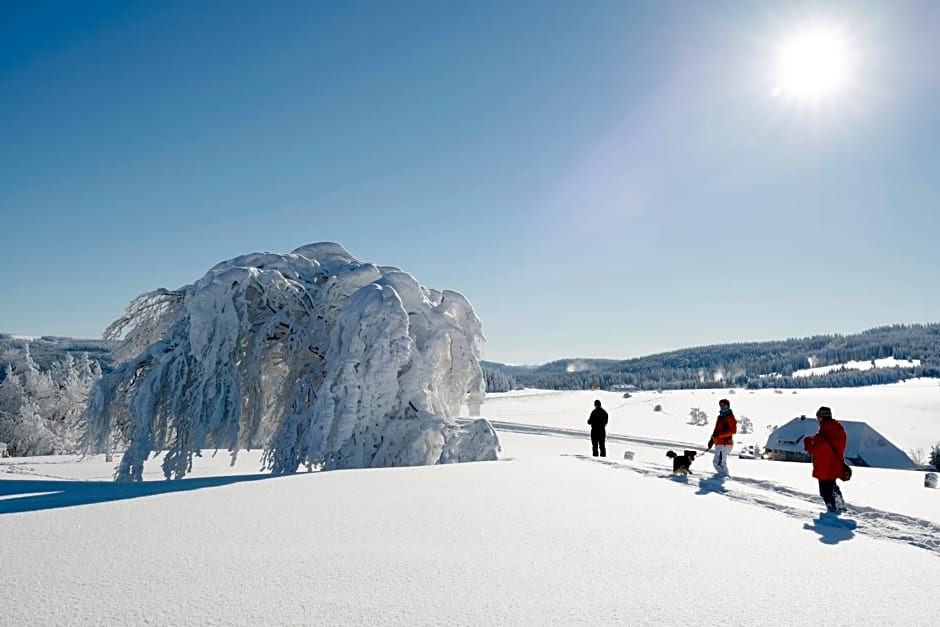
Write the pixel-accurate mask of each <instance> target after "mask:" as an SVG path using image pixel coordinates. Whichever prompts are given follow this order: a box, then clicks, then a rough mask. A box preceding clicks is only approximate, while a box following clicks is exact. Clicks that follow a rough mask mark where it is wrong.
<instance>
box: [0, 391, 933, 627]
mask: <svg viewBox="0 0 940 627" xmlns="http://www.w3.org/2000/svg"><path fill="white" fill-rule="evenodd" d="M722 396H727V391H723V390H717V391H701V390H699V391H695V392H692V391H679V392H666V393H662V394H656V393H651V392H638V393H636V394H635V395H634V396H633V398H630V399H623V398H622V394H617V393H611V392H590V391H588V392H540V391H532V390H527V391H522V392H514V393H508V394H499V395H491V396H488V397H487V399H486V402H485V404H484V405H483V415H484V416H486V417H488V418H490V419H491V420H492V424H493V425H494V426H495V427H496V429H497V431H498V433H499V437H500V441H501V443H502V452H501V454H500V460H499V461H493V462H478V463H468V464H452V465H443V466H441V465H439V466H423V467H409V468H373V469H353V470H335V471H314V472H310V473H301V474H296V475H290V476H271V475H268V474H262V473H260V472H258V468H259V465H260V456H259V454H258V453H257V452H251V453H243V454H242V455H240V456H239V457H238V459H237V463H236V465H235V466H234V467H230V466H229V459H228V456H227V455H226V454H224V453H223V454H220V455H218V456H215V457H213V456H211V455H209V454H206V455H205V456H203V457H196V458H195V459H194V460H193V469H192V473H191V474H190V476H188V477H186V478H184V479H180V480H176V481H164V480H162V479H161V478H162V476H163V473H162V470H161V468H160V463H161V459H160V458H159V456H158V457H157V458H154V459H150V460H148V461H147V462H146V463H145V464H144V468H143V479H144V481H142V482H139V483H114V482H112V481H110V478H111V474H112V466H113V464H109V463H106V462H104V461H103V460H102V457H101V456H95V457H94V458H92V459H87V460H85V461H79V460H77V459H76V458H73V457H46V458H32V459H3V460H0V537H2V538H3V541H2V542H0V573H2V581H3V585H0V607H2V608H3V611H2V613H0V624H3V625H17V626H29V625H65V624H68V625H88V626H91V625H142V624H185V625H339V624H376V625H440V624H447V625H573V624H624V625H626V624H629V625H634V624H636V625H660V624H673V623H675V622H677V621H678V622H697V623H705V624H707V623H711V622H721V623H725V624H731V625H752V624H774V625H783V624H814V625H816V624H840V625H841V624H854V625H860V624H861V625H905V626H907V625H933V624H934V623H935V621H936V609H937V591H936V586H935V582H936V581H938V580H940V490H931V489H925V488H924V487H923V480H924V473H923V472H915V471H901V470H887V469H873V468H856V469H855V475H854V477H853V478H852V480H851V481H850V482H848V483H845V484H843V486H842V488H843V491H844V493H845V496H846V499H847V501H848V503H849V512H848V514H846V515H844V516H842V519H843V521H852V522H851V523H849V522H842V523H839V522H833V521H831V520H829V519H827V518H825V517H823V518H821V517H820V512H821V511H822V509H823V508H822V505H821V500H820V498H819V496H818V495H817V485H816V481H815V480H813V479H812V478H811V476H810V466H809V465H808V464H799V463H787V462H771V461H765V460H747V459H739V458H737V457H735V456H732V458H731V460H730V467H731V473H732V477H731V478H728V479H725V480H721V479H717V478H714V477H713V476H712V473H711V472H710V471H711V456H710V455H708V454H704V455H702V456H700V457H699V458H698V459H696V460H695V462H694V463H693V465H692V470H693V473H694V474H693V475H692V476H691V477H689V478H687V479H686V478H677V477H673V476H672V475H671V473H670V469H671V466H670V465H669V460H668V459H667V458H666V456H665V452H666V450H667V449H670V448H671V449H676V450H678V449H685V448H689V449H696V450H699V451H701V450H702V447H703V444H704V442H705V441H706V440H707V438H708V435H709V433H710V429H711V425H713V424H714V416H715V414H716V413H717V401H718V399H719V398H721V397H722ZM594 398H599V399H601V400H602V402H603V403H604V405H605V406H606V407H607V409H608V411H609V412H610V425H609V428H608V433H609V436H608V457H606V458H592V457H591V456H590V439H589V437H588V432H587V430H586V429H587V425H586V420H587V416H588V412H589V411H590V409H591V404H592V401H593V399H594ZM728 398H730V400H731V401H732V408H733V409H734V410H735V412H736V414H737V415H738V416H739V417H740V416H741V415H746V416H750V417H751V419H752V420H753V421H754V423H755V432H754V433H753V434H751V435H750V436H744V435H742V436H740V437H739V439H738V440H739V442H747V441H748V440H749V439H753V440H754V441H759V440H760V439H761V438H765V437H766V433H765V428H764V426H763V425H764V424H769V423H781V422H783V421H784V420H785V419H788V418H790V417H792V416H793V415H794V414H796V415H799V414H801V413H803V414H807V415H811V413H812V412H813V411H814V410H815V409H816V407H817V406H818V405H821V404H826V405H829V406H830V407H832V409H833V412H834V413H835V415H836V417H837V418H838V417H841V416H842V415H843V414H845V415H846V417H848V416H849V415H852V416H854V417H857V418H864V419H865V420H868V421H869V422H871V424H872V425H873V426H875V427H876V428H877V429H878V430H879V431H882V432H883V433H885V434H891V436H892V437H895V438H897V441H898V442H899V443H901V444H903V445H905V446H913V445H917V446H927V445H928V444H933V443H935V442H936V440H937V439H938V437H940V417H938V416H940V412H938V411H937V410H938V408H940V387H938V385H937V382H936V381H933V380H920V381H911V382H907V383H903V384H896V385H891V386H879V387H871V388H862V389H851V390H850V389H838V390H825V389H818V390H806V391H804V390H800V392H799V394H796V395H790V394H787V395H779V394H774V393H773V392H772V391H770V390H761V391H756V392H755V393H753V394H751V393H748V392H746V391H744V390H737V393H736V394H735V395H734V396H728ZM654 404H662V405H663V409H664V411H663V412H653V411H652V407H653V405H654ZM691 406H697V407H701V408H703V409H704V410H705V411H706V412H707V413H708V414H709V416H710V418H711V425H710V426H706V427H696V426H691V425H688V424H686V422H687V417H688V411H689V408H690V407H691ZM863 410H864V411H863ZM628 451H629V452H632V453H634V454H635V455H634V459H633V460H630V461H627V460H625V459H624V453H625V452H628ZM853 523H854V525H855V528H854V529H853V528H850V526H851V525H852V524H853Z"/></svg>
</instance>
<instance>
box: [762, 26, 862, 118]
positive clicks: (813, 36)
mask: <svg viewBox="0 0 940 627" xmlns="http://www.w3.org/2000/svg"><path fill="white" fill-rule="evenodd" d="M851 52H852V51H851V46H850V45H849V42H848V40H847V39H846V37H845V35H844V34H843V33H842V32H841V31H840V30H838V29H836V28H833V27H829V26H812V27H808V28H805V29H804V30H802V31H799V32H796V33H793V34H791V35H790V37H789V38H787V39H785V40H784V41H783V43H782V45H781V46H780V47H779V49H778V50H777V58H776V61H777V67H776V88H775V90H774V93H776V94H777V95H779V96H781V97H784V98H787V99H789V100H792V101H795V102H798V103H803V104H813V105H815V104H820V103H822V102H823V101H827V100H831V99H833V98H835V97H836V96H839V95H840V94H842V93H843V92H844V91H845V89H846V87H847V86H848V83H849V82H850V80H851V78H852V73H853V68H852V53H851Z"/></svg>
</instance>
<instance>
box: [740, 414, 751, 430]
mask: <svg viewBox="0 0 940 627" xmlns="http://www.w3.org/2000/svg"><path fill="white" fill-rule="evenodd" d="M738 432H740V433H753V432H754V423H753V421H752V420H751V419H750V418H748V417H747V416H741V417H740V418H738Z"/></svg>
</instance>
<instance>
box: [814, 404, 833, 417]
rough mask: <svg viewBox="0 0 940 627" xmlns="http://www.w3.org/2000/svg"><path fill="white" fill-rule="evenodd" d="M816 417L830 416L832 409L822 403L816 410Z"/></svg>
mask: <svg viewBox="0 0 940 627" xmlns="http://www.w3.org/2000/svg"><path fill="white" fill-rule="evenodd" d="M816 417H817V418H823V419H826V418H832V410H831V409H829V408H828V407H826V406H825V405H823V406H822V407H820V408H819V409H817V410H816Z"/></svg>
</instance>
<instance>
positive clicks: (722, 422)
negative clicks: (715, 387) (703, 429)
mask: <svg viewBox="0 0 940 627" xmlns="http://www.w3.org/2000/svg"><path fill="white" fill-rule="evenodd" d="M737 432H738V421H737V419H736V418H735V417H734V414H733V413H731V412H730V411H729V412H728V413H727V414H725V415H724V416H722V415H721V412H719V413H718V420H716V421H715V430H714V431H713V432H712V444H714V445H716V446H733V445H734V434H735V433H737Z"/></svg>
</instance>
